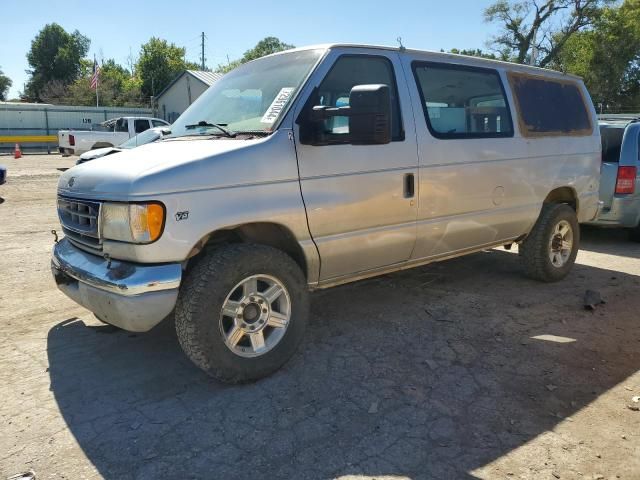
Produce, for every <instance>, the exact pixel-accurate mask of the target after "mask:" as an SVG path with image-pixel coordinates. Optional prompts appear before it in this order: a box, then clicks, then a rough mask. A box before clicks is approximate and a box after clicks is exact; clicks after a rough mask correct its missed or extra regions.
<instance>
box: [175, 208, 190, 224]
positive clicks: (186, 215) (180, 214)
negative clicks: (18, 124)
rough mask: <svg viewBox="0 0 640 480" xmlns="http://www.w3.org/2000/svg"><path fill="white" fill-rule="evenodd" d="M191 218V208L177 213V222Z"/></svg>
mask: <svg viewBox="0 0 640 480" xmlns="http://www.w3.org/2000/svg"><path fill="white" fill-rule="evenodd" d="M188 218H189V210H186V211H184V212H177V213H176V222H180V221H182V220H187V219H188Z"/></svg>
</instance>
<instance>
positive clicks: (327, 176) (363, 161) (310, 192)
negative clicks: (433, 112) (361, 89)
mask: <svg viewBox="0 0 640 480" xmlns="http://www.w3.org/2000/svg"><path fill="white" fill-rule="evenodd" d="M322 67H324V68H322ZM316 73H317V74H316V76H315V79H312V80H311V84H312V86H313V87H316V88H314V90H313V92H312V93H311V95H313V98H307V99H306V100H305V102H301V104H302V105H304V104H307V105H308V104H309V102H312V103H313V105H325V106H330V107H336V106H337V107H340V106H346V105H348V103H349V92H350V91H351V88H353V87H354V86H355V85H364V84H386V85H389V87H390V89H391V102H392V122H391V123H392V131H393V134H392V141H391V143H388V144H385V145H351V144H350V143H348V137H349V135H348V134H349V122H348V118H347V117H333V118H329V119H327V120H326V121H324V122H323V126H322V128H324V132H323V133H324V134H325V138H329V142H328V143H329V144H323V145H313V144H304V143H302V141H301V138H307V137H306V136H305V135H304V132H303V135H302V136H301V134H300V133H301V132H300V126H299V125H298V124H296V135H295V137H296V151H297V155H298V163H299V169H300V185H301V189H302V195H303V198H304V202H305V206H306V210H307V218H308V223H309V229H310V232H311V235H312V237H313V239H314V241H315V243H316V245H317V246H318V250H319V253H320V261H321V267H320V281H321V282H323V281H325V282H331V281H334V280H337V279H340V278H342V277H345V278H346V277H351V276H357V275H358V274H360V273H363V272H367V271H374V270H377V269H382V268H384V267H387V266H390V265H396V264H398V265H399V264H402V263H404V262H406V261H407V260H408V259H409V258H410V257H411V253H412V251H413V248H414V245H415V241H416V217H417V201H416V199H417V192H416V191H415V186H417V185H418V182H417V175H418V167H417V163H418V158H417V149H416V137H415V130H414V123H413V117H412V111H411V106H410V102H409V94H408V91H407V86H406V81H405V79H404V75H403V71H402V67H401V65H400V63H399V56H398V54H397V52H391V51H389V52H386V51H380V50H375V51H371V53H368V52H367V51H366V50H364V49H348V50H346V51H344V50H341V51H340V52H336V51H333V52H331V53H330V54H329V56H328V57H327V59H326V60H325V62H323V66H321V68H320V69H319V71H317V72H316ZM314 81H315V82H316V83H315V84H314ZM303 112H304V108H302V107H299V109H298V111H297V112H296V115H303V114H304V113H303Z"/></svg>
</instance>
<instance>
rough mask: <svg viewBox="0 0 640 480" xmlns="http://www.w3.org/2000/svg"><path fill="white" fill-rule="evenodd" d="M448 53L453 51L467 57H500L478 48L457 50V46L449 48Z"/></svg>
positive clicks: (495, 58)
mask: <svg viewBox="0 0 640 480" xmlns="http://www.w3.org/2000/svg"><path fill="white" fill-rule="evenodd" d="M449 53H454V54H456V55H467V56H469V57H480V58H488V59H490V60H499V59H500V58H498V57H497V56H496V55H495V54H494V53H490V52H484V51H482V50H481V49H479V48H476V49H469V50H467V49H462V50H458V49H457V48H452V49H451V50H449Z"/></svg>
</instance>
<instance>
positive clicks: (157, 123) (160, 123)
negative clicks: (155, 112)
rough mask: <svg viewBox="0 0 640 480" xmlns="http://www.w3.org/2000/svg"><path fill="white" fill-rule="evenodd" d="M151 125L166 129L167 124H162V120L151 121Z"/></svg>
mask: <svg viewBox="0 0 640 480" xmlns="http://www.w3.org/2000/svg"><path fill="white" fill-rule="evenodd" d="M151 123H152V124H153V126H154V127H166V126H167V124H166V123H164V122H161V121H160V120H151Z"/></svg>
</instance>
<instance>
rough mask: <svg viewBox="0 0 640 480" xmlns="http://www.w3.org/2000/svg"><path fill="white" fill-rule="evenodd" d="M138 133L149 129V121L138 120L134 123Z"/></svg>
mask: <svg viewBox="0 0 640 480" xmlns="http://www.w3.org/2000/svg"><path fill="white" fill-rule="evenodd" d="M134 126H135V129H136V133H142V132H144V131H145V130H148V129H149V121H148V120H139V119H138V120H136V121H135V123H134Z"/></svg>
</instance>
